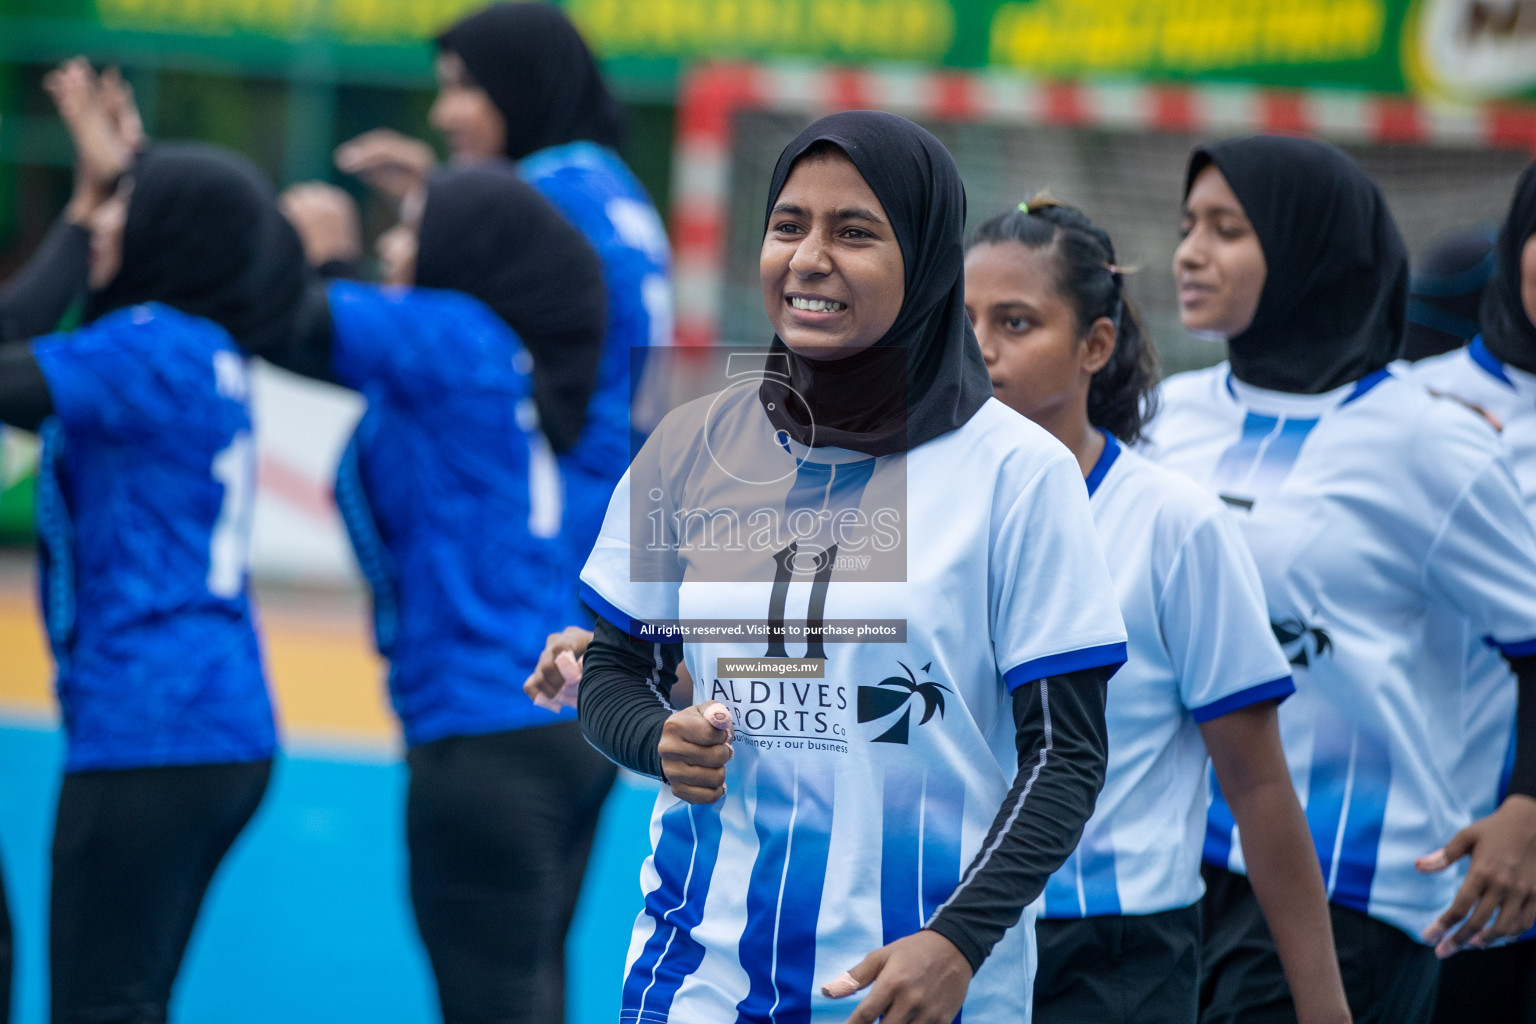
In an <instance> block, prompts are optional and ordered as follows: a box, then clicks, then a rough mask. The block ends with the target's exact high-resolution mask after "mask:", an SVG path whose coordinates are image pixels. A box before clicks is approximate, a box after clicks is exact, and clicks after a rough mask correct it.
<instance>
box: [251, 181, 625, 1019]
mask: <svg viewBox="0 0 1536 1024" xmlns="http://www.w3.org/2000/svg"><path fill="white" fill-rule="evenodd" d="M304 188H305V189H307V190H309V192H310V193H311V194H313V193H314V191H315V190H316V189H320V190H326V189H329V188H330V187H329V186H313V185H311V186H305V187H304ZM331 192H333V193H334V194H336V195H340V193H339V190H331ZM295 197H296V198H297V201H295ZM315 206H316V202H315V201H314V199H313V197H312V198H311V199H305V198H304V193H303V192H300V193H290V198H289V201H288V202H286V203H285V208H286V209H287V210H288V211H289V215H290V216H291V217H293V218H294V220H295V223H296V224H297V226H298V227H299V229H300V231H301V232H302V233H304V234H305V235H306V236H307V237H308V238H309V242H308V244H307V245H306V251H307V252H308V253H309V254H310V258H311V259H312V260H314V261H315V262H317V263H324V262H326V260H327V258H328V255H329V254H327V253H326V252H325V251H324V249H323V248H322V247H320V246H319V245H317V244H316V243H315V241H314V240H313V235H314V232H315V231H316V230H317V225H316V224H315V223H313V221H312V220H311V218H310V217H308V216H306V213H307V212H312V211H313V210H314V208H315ZM379 251H380V255H381V257H382V258H383V261H384V263H385V267H386V280H387V282H388V284H390V285H394V286H397V287H395V288H387V287H386V288H380V287H378V286H374V285H366V284H359V283H356V282H348V281H337V282H334V283H332V284H330V285H329V286H328V287H326V288H325V289H324V290H323V291H321V290H318V289H317V290H316V291H314V292H312V293H311V295H310V304H309V305H308V306H307V307H306V309H305V310H303V311H302V312H301V315H300V317H299V320H300V330H299V331H297V332H296V333H295V339H294V343H293V345H292V347H291V348H289V349H288V350H286V351H271V352H268V353H266V354H267V355H268V356H269V358H271V359H272V360H273V361H274V362H277V363H278V364H279V365H282V366H286V367H288V368H290V369H294V370H297V371H298V372H301V373H307V374H309V375H311V376H316V377H320V378H322V379H327V380H332V381H335V382H337V383H340V384H342V385H344V386H346V387H350V388H353V389H355V390H357V391H359V392H361V393H362V394H363V395H364V396H365V397H366V398H367V400H368V410H367V412H366V413H365V414H364V416H363V419H362V421H361V422H360V423H359V424H358V427H357V430H356V433H355V434H354V436H353V439H352V442H351V445H350V446H349V447H348V450H347V453H346V455H345V456H343V459H342V463H341V466H340V469H339V472H338V478H337V484H336V499H337V505H338V507H339V508H340V509H341V512H342V516H343V519H344V520H345V521H346V524H347V528H348V533H349V535H350V536H351V538H352V543H353V548H354V550H355V552H356V554H357V560H358V564H359V565H360V566H361V567H362V568H363V570H364V572H365V574H366V575H367V577H368V580H369V583H370V584H371V586H372V588H373V598H374V620H375V637H376V641H377V644H378V648H379V652H380V653H381V654H382V655H383V656H384V657H386V658H388V659H389V662H390V673H389V685H390V694H391V697H392V698H393V704H394V707H395V710H396V711H397V712H398V713H399V715H400V719H401V723H402V725H403V727H404V731H405V739H406V744H407V747H408V754H407V762H408V764H409V767H410V793H409V797H408V802H407V808H406V832H407V842H408V845H409V849H410V865H411V870H410V873H411V902H412V905H413V907H414V909H415V912H416V922H417V926H418V927H419V929H420V931H421V936H422V940H423V942H424V944H425V946H426V948H427V953H428V956H429V957H430V959H431V962H432V968H433V972H434V974H435V975H436V978H437V988H438V996H439V1001H440V1003H441V1006H442V1012H443V1019H444V1020H445V1021H446V1022H448V1024H480V1022H486V1024H490V1022H496V1024H505V1022H509V1021H530V1022H544V1021H559V1020H562V1019H563V1018H564V990H565V960H564V950H565V938H566V932H567V930H568V929H569V926H570V922H571V916H572V914H573V912H574V910H575V906H576V898H577V894H578V892H579V891H580V887H581V879H582V874H583V872H584V869H585V867H586V859H587V853H588V851H589V850H590V848H591V844H592V838H593V834H594V832H595V830H596V825H597V818H598V811H599V809H600V807H601V805H602V802H603V799H604V797H605V796H606V795H607V793H608V789H609V787H610V786H611V785H612V782H613V779H614V774H615V771H614V768H613V765H611V764H610V763H609V762H607V761H606V760H604V759H603V758H602V756H600V755H599V754H598V753H597V752H596V751H594V750H593V749H592V748H591V747H590V746H589V745H588V744H587V743H586V742H585V741H583V739H582V738H581V735H580V730H579V727H578V726H577V724H576V722H575V716H574V715H573V714H570V713H566V714H564V715H563V716H561V717H559V718H557V717H555V716H553V715H551V714H550V712H549V711H547V710H545V709H543V708H540V707H535V706H534V704H533V703H532V701H530V700H529V699H528V698H527V697H525V696H524V695H523V693H522V692H521V691H520V689H519V687H518V681H519V680H521V679H522V678H523V676H525V675H526V674H527V673H528V671H529V670H530V669H531V668H532V667H533V665H534V664H535V662H536V661H537V659H538V656H539V652H540V651H541V650H542V648H543V645H544V639H545V637H546V636H547V635H548V634H549V633H550V632H552V631H553V630H555V629H558V628H559V627H560V626H562V625H563V624H564V623H565V621H567V618H566V617H567V615H568V614H569V599H568V598H567V597H566V595H567V594H568V593H569V592H570V590H571V589H572V584H571V581H570V579H569V577H568V576H566V575H565V573H566V572H567V570H566V568H565V563H564V555H563V552H562V549H561V547H560V543H559V534H560V530H561V526H562V521H563V516H564V509H563V507H562V495H561V492H560V486H559V474H558V471H557V469H556V464H555V458H556V454H557V453H565V452H568V451H569V450H570V449H571V447H572V446H573V445H574V444H575V443H577V440H578V438H579V437H580V436H581V434H582V431H583V429H584V423H583V420H582V417H581V416H580V412H581V410H583V409H585V408H586V407H587V404H588V403H587V396H588V395H589V394H590V392H591V389H592V386H593V368H594V366H595V364H596V358H595V356H596V353H597V351H598V350H599V349H600V348H601V346H602V339H603V327H604V324H605V322H606V321H605V316H604V296H603V283H602V270H601V264H600V263H599V262H598V259H597V255H596V253H594V252H593V251H592V248H591V247H590V246H589V245H587V243H586V241H585V240H584V239H583V238H582V237H581V235H580V233H578V232H577V231H576V230H575V229H574V228H572V227H571V226H570V225H569V224H567V223H566V222H565V220H564V219H563V218H561V216H560V215H559V214H558V213H557V212H556V211H555V210H554V209H553V208H551V207H550V205H549V204H548V203H546V202H545V201H544V200H543V198H542V197H540V196H539V194H538V193H537V192H535V191H534V190H533V189H532V188H530V187H529V186H528V185H526V184H524V183H523V182H522V181H520V180H519V179H518V178H517V177H516V175H515V174H514V173H513V172H512V169H511V168H510V166H509V165H506V164H504V163H501V162H496V163H490V164H482V165H477V166H475V167H469V168H462V169H457V170H452V171H446V172H443V173H441V174H439V175H437V176H435V177H434V178H433V179H432V180H431V182H430V183H429V184H428V186H427V189H426V194H425V202H424V204H423V205H422V206H421V207H420V208H419V209H408V210H407V211H406V216H405V218H404V219H403V221H402V223H401V224H400V225H398V226H397V227H396V228H394V229H392V230H391V231H389V232H387V233H386V234H385V235H384V237H382V238H381V239H380V243H379ZM530 357H531V358H530ZM551 449H553V450H551Z"/></svg>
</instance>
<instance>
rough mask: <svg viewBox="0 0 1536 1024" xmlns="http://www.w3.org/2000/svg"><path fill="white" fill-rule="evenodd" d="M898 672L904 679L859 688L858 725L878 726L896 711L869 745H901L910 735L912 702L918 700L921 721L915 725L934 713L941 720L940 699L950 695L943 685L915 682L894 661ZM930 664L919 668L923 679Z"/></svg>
mask: <svg viewBox="0 0 1536 1024" xmlns="http://www.w3.org/2000/svg"><path fill="white" fill-rule="evenodd" d="M896 664H898V665H900V666H901V670H902V671H903V672H905V673H906V678H905V679H903V678H902V677H901V676H886V677H885V678H884V679H882V680H880V681H879V682H878V683H876V684H875V685H874V686H860V687H859V697H858V717H859V724H860V725H863V724H865V723H867V722H879V721H882V720H884V719H886V718H889V717H890V716H891V715H894V714H896V713H897V712H898V711H899V712H900V713H901V714H900V717H899V718H897V719H896V721H895V722H894V723H893V724H892V725H891V726H889V727H888V728H887V729H886V730H885V731H884V732H882V733H881V734H880V735H878V736H876V737H875V738H874V739H873V740H871V741H870V742H871V743H901V744H905V743H907V742H908V739H909V737H910V735H911V723H912V707H913V702H914V701H916V700H919V699H920V700H921V701H922V705H923V717H922V719H921V720H920V721H919V722H918V723H917V724H918V725H920V726H921V725H927V724H928V721H929V720H930V719H931V718H933V716H934V714H935V713H937V714H938V716H939V717H940V718H943V717H944V695H945V694H946V693H953V692H954V691H953V690H951V689H950V688H949V687H947V686H945V685H944V684H943V683H936V682H934V681H933V680H931V679H930V680H926V681H924V682H921V683H920V682H918V681H917V676H915V675H914V674H913V673H912V670H911V669H910V668H908V667H907V665H906V663H905V662H900V661H898V662H897V663H896ZM932 667H933V662H931V661H930V662H929V663H928V664H926V665H924V666H923V669H922V671H923V674H924V675H926V674H927V673H928V671H929V669H930V668H932Z"/></svg>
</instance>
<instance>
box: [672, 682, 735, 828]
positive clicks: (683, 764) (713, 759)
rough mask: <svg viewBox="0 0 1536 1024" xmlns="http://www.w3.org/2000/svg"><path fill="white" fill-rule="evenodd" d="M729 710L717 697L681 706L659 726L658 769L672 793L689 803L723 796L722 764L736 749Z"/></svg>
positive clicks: (723, 776) (699, 802) (711, 800)
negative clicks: (686, 706) (659, 753)
mask: <svg viewBox="0 0 1536 1024" xmlns="http://www.w3.org/2000/svg"><path fill="white" fill-rule="evenodd" d="M735 736H736V729H735V726H734V723H733V722H732V721H731V711H730V709H729V708H727V707H726V706H725V705H724V704H721V703H720V702H719V701H717V700H712V701H707V702H706V703H703V704H696V705H694V706H693V707H688V708H684V709H683V710H681V711H678V712H676V713H674V714H673V715H672V717H670V718H668V719H667V721H666V724H665V725H663V726H662V727H661V742H660V743H658V744H657V749H658V750H660V752H661V772H662V777H663V778H665V779H666V781H667V785H669V786H671V787H672V795H673V796H675V797H677V798H678V799H679V800H684V801H687V802H688V803H690V804H712V803H714V802H715V801H716V800H719V799H720V798H721V797H723V796H725V766H726V765H728V764H730V762H731V758H732V757H735V756H736V751H735V750H734V748H732V746H731V740H732V739H734V738H735Z"/></svg>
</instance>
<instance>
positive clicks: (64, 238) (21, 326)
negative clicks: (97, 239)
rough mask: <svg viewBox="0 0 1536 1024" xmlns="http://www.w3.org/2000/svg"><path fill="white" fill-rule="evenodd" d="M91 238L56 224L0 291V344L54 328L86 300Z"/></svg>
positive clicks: (69, 225)
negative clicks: (73, 308)
mask: <svg viewBox="0 0 1536 1024" xmlns="http://www.w3.org/2000/svg"><path fill="white" fill-rule="evenodd" d="M90 266H91V235H90V232H88V231H86V229H85V228H83V227H81V226H80V225H78V224H75V223H72V222H70V221H68V220H64V219H63V218H60V219H59V220H58V221H57V222H56V223H55V224H54V225H53V227H52V228H51V229H50V230H49V232H48V234H47V236H45V237H44V238H43V241H42V244H41V245H39V246H38V247H37V251H36V252H34V253H33V254H32V258H31V259H29V260H27V262H26V265H25V266H23V267H22V268H21V269H20V270H18V271H17V272H16V274H15V276H13V277H12V278H11V279H10V280H9V281H7V282H5V284H4V285H0V342H7V341H24V340H26V339H28V338H35V337H37V336H38V335H41V334H47V333H49V332H50V331H52V330H53V329H54V328H55V327H57V326H58V324H59V320H61V319H62V318H63V316H64V314H65V313H67V312H68V311H69V307H70V306H71V305H73V304H74V302H75V300H77V299H79V298H80V297H81V296H82V295H84V294H85V288H86V281H87V278H88V277H89V275H90Z"/></svg>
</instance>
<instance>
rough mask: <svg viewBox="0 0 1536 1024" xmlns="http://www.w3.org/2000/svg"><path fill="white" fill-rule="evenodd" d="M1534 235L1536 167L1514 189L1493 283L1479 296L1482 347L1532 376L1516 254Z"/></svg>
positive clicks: (1535, 340)
mask: <svg viewBox="0 0 1536 1024" xmlns="http://www.w3.org/2000/svg"><path fill="white" fill-rule="evenodd" d="M1533 233H1536V164H1532V165H1531V166H1530V167H1527V168H1526V169H1525V173H1524V174H1522V175H1520V181H1519V182H1518V183H1517V184H1516V185H1515V197H1514V199H1513V200H1512V201H1511V202H1510V204H1509V214H1508V215H1507V216H1506V217H1505V218H1504V224H1503V226H1502V227H1500V228H1499V242H1498V247H1497V248H1496V250H1495V254H1496V255H1495V258H1496V261H1497V265H1496V266H1495V267H1494V271H1493V280H1492V281H1490V282H1489V283H1488V289H1487V290H1486V291H1485V292H1483V307H1482V314H1483V315H1482V321H1483V344H1485V345H1487V346H1488V351H1489V352H1492V353H1493V354H1494V355H1495V356H1497V357H1498V358H1499V359H1501V360H1503V361H1504V362H1506V363H1509V364H1510V365H1511V366H1516V367H1519V368H1520V369H1522V370H1524V371H1526V372H1527V373H1536V326H1533V325H1532V324H1531V318H1530V316H1529V315H1528V314H1527V313H1526V311H1525V303H1524V302H1523V301H1522V300H1521V298H1520V253H1521V251H1522V250H1523V249H1524V248H1525V243H1526V240H1527V239H1528V238H1530V237H1531V235H1532V234H1533Z"/></svg>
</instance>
